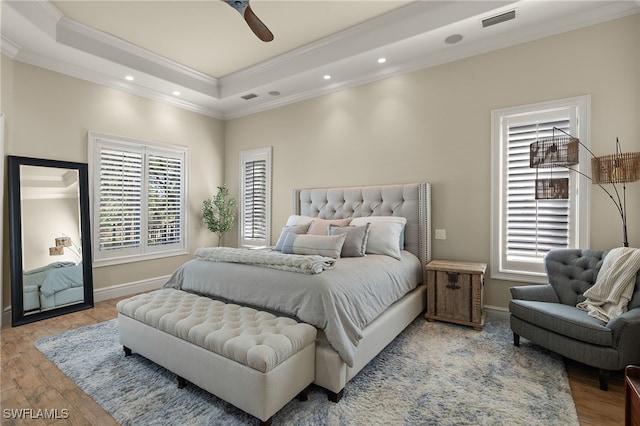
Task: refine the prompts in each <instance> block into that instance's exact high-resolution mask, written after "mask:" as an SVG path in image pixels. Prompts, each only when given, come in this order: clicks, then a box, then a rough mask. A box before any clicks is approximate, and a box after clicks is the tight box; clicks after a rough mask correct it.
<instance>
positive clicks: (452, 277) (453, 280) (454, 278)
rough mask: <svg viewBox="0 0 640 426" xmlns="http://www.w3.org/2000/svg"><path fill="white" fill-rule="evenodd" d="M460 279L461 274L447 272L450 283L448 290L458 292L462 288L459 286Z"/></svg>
mask: <svg viewBox="0 0 640 426" xmlns="http://www.w3.org/2000/svg"><path fill="white" fill-rule="evenodd" d="M458 278H460V274H459V273H458V272H447V279H448V281H449V284H447V288H450V289H452V290H458V289H459V288H460V286H459V285H458Z"/></svg>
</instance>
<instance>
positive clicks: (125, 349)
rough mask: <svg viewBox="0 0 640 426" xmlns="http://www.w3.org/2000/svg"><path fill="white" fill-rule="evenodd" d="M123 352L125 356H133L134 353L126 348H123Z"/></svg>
mask: <svg viewBox="0 0 640 426" xmlns="http://www.w3.org/2000/svg"><path fill="white" fill-rule="evenodd" d="M122 350H123V351H124V356H131V354H132V351H131V349H129V348H128V347H126V346H122Z"/></svg>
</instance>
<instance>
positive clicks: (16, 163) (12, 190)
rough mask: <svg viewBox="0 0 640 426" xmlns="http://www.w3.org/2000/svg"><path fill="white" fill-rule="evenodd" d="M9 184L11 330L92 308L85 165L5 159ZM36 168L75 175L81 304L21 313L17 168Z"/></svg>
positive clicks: (32, 159)
mask: <svg viewBox="0 0 640 426" xmlns="http://www.w3.org/2000/svg"><path fill="white" fill-rule="evenodd" d="M8 163H9V164H8V184H9V188H8V189H9V238H10V245H9V248H10V251H11V252H10V266H11V317H12V326H13V327H15V326H18V325H22V324H28V323H31V322H35V321H40V320H43V319H46V318H52V317H56V316H59V315H64V314H68V313H71V312H77V311H81V310H84V309H89V308H92V307H93V269H92V265H93V262H92V258H91V227H90V225H89V173H88V166H87V164H86V163H75V162H69V161H58V160H45V159H41V158H30V157H17V156H12V155H10V156H8ZM22 165H25V166H40V167H54V168H63V169H72V170H77V171H78V189H79V196H80V197H79V201H80V206H79V207H80V235H81V237H80V238H81V239H82V277H83V283H84V300H83V301H82V302H79V303H75V304H72V305H67V306H62V307H60V308H53V309H48V310H45V311H40V312H34V313H30V314H28V315H25V313H24V295H23V275H22V274H23V263H22V259H23V256H22V203H21V188H20V166H22Z"/></svg>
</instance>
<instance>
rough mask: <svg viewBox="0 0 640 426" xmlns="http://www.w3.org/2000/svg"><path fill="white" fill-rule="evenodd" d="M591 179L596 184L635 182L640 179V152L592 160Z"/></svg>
mask: <svg viewBox="0 0 640 426" xmlns="http://www.w3.org/2000/svg"><path fill="white" fill-rule="evenodd" d="M591 179H592V181H593V183H595V184H603V183H627V182H635V181H636V180H638V179H640V152H628V153H624V154H622V153H621V154H612V155H603V156H602V157H595V158H592V159H591Z"/></svg>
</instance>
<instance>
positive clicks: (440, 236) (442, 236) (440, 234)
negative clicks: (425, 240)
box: [436, 229, 447, 240]
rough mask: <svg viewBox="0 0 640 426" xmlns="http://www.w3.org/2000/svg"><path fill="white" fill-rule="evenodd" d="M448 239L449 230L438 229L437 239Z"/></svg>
mask: <svg viewBox="0 0 640 426" xmlns="http://www.w3.org/2000/svg"><path fill="white" fill-rule="evenodd" d="M446 239H447V230H446V229H436V240H446Z"/></svg>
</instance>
